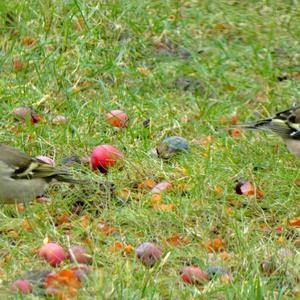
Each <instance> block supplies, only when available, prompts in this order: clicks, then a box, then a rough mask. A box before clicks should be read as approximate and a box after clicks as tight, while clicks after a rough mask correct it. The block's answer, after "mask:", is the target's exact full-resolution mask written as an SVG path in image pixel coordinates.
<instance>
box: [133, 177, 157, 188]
mask: <svg viewBox="0 0 300 300" xmlns="http://www.w3.org/2000/svg"><path fill="white" fill-rule="evenodd" d="M155 185H156V182H155V181H154V180H153V179H150V178H149V179H145V180H144V181H142V182H141V183H138V185H137V188H138V189H139V190H145V189H153V188H154V187H155Z"/></svg>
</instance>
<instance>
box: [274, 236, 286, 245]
mask: <svg viewBox="0 0 300 300" xmlns="http://www.w3.org/2000/svg"><path fill="white" fill-rule="evenodd" d="M276 242H277V244H279V245H282V244H284V242H285V237H284V236H280V237H279V238H278V239H277V241H276Z"/></svg>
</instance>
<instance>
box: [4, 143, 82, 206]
mask: <svg viewBox="0 0 300 300" xmlns="http://www.w3.org/2000/svg"><path fill="white" fill-rule="evenodd" d="M53 180H57V181H62V182H69V183H83V182H85V181H83V180H77V179H74V178H72V177H70V173H69V172H67V171H65V170H61V169H58V168H55V167H53V166H50V165H48V164H46V163H44V162H42V161H40V160H39V159H37V158H33V157H30V156H29V155H27V154H25V153H23V152H21V151H20V150H18V149H16V148H13V147H11V146H8V145H6V144H0V203H2V204H14V203H28V202H30V201H32V200H34V199H35V198H36V197H38V196H42V195H43V194H44V191H45V189H46V187H47V186H48V184H49V183H50V182H52V181H53Z"/></svg>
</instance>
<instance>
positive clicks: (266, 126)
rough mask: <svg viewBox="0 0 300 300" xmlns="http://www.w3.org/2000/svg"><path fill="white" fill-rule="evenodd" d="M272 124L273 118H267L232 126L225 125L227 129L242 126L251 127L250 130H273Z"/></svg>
mask: <svg viewBox="0 0 300 300" xmlns="http://www.w3.org/2000/svg"><path fill="white" fill-rule="evenodd" d="M271 124H272V119H265V120H260V121H257V122H253V123H246V124H235V125H232V126H228V127H225V129H234V128H240V129H250V130H251V129H253V130H255V129H259V130H272V128H271Z"/></svg>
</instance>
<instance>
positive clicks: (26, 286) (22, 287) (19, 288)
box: [10, 279, 32, 294]
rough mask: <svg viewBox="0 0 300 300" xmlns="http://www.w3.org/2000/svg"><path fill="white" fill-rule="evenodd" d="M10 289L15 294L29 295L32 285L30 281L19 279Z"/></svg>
mask: <svg viewBox="0 0 300 300" xmlns="http://www.w3.org/2000/svg"><path fill="white" fill-rule="evenodd" d="M10 289H11V291H12V292H14V293H18V292H21V293H23V294H29V293H31V291H32V285H31V283H30V282H29V281H28V280H25V279H18V280H16V281H15V282H13V283H12V285H11V287H10Z"/></svg>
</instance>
